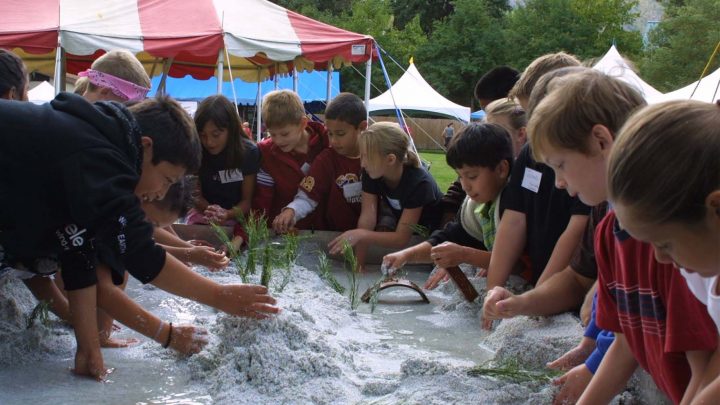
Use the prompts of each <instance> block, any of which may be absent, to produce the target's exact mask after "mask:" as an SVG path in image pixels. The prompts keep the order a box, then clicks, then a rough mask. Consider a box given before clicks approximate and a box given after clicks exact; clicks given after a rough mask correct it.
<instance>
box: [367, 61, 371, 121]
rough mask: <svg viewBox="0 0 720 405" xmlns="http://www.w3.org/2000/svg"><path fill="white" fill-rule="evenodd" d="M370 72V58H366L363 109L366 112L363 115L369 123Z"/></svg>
mask: <svg viewBox="0 0 720 405" xmlns="http://www.w3.org/2000/svg"><path fill="white" fill-rule="evenodd" d="M371 73H372V58H370V59H368V61H367V62H366V63H365V111H368V113H367V114H366V115H365V119H366V120H367V121H368V124H369V123H370V113H369V111H370V84H371V83H372V82H371V81H370V75H371Z"/></svg>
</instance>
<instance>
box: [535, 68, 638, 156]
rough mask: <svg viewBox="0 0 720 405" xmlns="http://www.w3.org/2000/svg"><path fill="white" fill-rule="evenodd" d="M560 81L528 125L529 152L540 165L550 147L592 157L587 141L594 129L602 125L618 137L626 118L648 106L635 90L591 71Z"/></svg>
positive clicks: (538, 107) (551, 85)
mask: <svg viewBox="0 0 720 405" xmlns="http://www.w3.org/2000/svg"><path fill="white" fill-rule="evenodd" d="M557 80H560V84H558V85H554V84H553V83H551V84H550V87H551V88H552V90H551V91H550V93H549V94H548V95H547V97H545V98H544V99H543V100H542V101H541V102H540V104H538V106H537V107H536V108H535V110H534V111H533V113H532V116H531V117H530V122H528V128H527V130H528V133H529V134H530V148H531V149H532V151H533V156H534V157H535V159H536V160H537V161H539V162H543V161H544V157H543V155H544V154H545V153H546V152H547V150H548V149H549V148H551V147H552V148H562V149H567V150H572V151H576V152H580V153H583V154H585V155H589V154H590V149H589V143H588V139H589V136H590V133H591V132H592V128H593V127H594V126H595V125H598V124H599V125H603V126H604V127H606V128H607V129H608V130H609V131H610V133H612V134H613V135H615V134H617V133H618V131H619V130H620V127H622V125H623V124H624V123H625V121H626V120H627V118H628V117H629V116H630V115H631V114H632V113H633V112H634V111H635V110H637V109H638V108H639V107H642V106H644V105H645V104H646V103H645V99H643V97H642V96H641V95H640V93H638V92H637V91H636V90H635V89H634V88H633V87H632V86H630V85H628V84H627V83H625V82H623V81H620V80H618V79H616V78H614V77H610V76H608V75H606V74H604V73H601V72H598V71H595V70H592V69H587V70H584V71H582V72H579V73H573V74H570V75H567V76H563V77H559V78H556V79H554V81H557ZM553 86H554V87H553Z"/></svg>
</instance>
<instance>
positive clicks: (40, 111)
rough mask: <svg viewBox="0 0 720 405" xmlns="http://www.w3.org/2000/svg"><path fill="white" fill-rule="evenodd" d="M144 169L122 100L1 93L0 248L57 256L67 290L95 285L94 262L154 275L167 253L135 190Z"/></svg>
mask: <svg viewBox="0 0 720 405" xmlns="http://www.w3.org/2000/svg"><path fill="white" fill-rule="evenodd" d="M141 166H142V146H141V144H140V133H139V129H138V127H137V122H136V121H135V119H134V118H133V117H132V115H131V114H130V113H129V112H128V111H127V110H126V109H125V108H124V107H123V106H121V105H120V104H118V103H112V102H102V103H96V104H95V105H91V104H90V103H88V102H87V101H86V100H85V99H83V98H82V97H80V96H76V95H73V94H69V93H62V94H60V95H58V96H57V97H56V98H55V100H53V101H52V102H51V103H50V104H45V105H42V106H36V105H33V104H31V103H21V102H13V101H6V100H0V245H2V246H3V247H4V249H5V252H6V254H7V255H8V256H10V257H13V258H14V259H16V260H19V261H25V260H28V259H33V258H38V257H44V256H53V255H58V256H59V257H60V262H61V267H62V270H63V280H64V281H65V286H66V288H67V289H69V290H72V289H79V288H84V287H87V286H90V285H93V284H94V283H95V282H96V275H95V263H96V262H98V261H99V262H102V263H106V264H108V265H110V266H111V268H112V269H113V270H114V271H115V272H116V274H117V272H121V271H122V268H123V267H124V268H127V269H128V271H129V272H130V274H132V275H133V276H134V277H135V278H137V279H138V280H140V281H141V282H143V283H148V282H150V281H152V280H153V279H154V278H155V277H156V276H157V274H158V273H159V272H160V270H161V269H162V267H163V266H164V264H165V252H164V250H163V249H162V248H161V247H159V246H157V245H156V244H155V242H154V241H153V239H152V226H151V225H150V224H149V223H148V222H146V221H145V220H144V218H145V215H144V213H143V211H142V209H141V207H140V200H139V199H138V198H137V197H136V196H135V194H134V190H135V186H136V185H137V183H138V181H139V180H140V168H141Z"/></svg>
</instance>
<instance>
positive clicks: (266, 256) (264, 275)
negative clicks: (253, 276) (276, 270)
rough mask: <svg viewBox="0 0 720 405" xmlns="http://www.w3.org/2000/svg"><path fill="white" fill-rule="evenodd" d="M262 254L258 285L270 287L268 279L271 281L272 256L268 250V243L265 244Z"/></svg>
mask: <svg viewBox="0 0 720 405" xmlns="http://www.w3.org/2000/svg"><path fill="white" fill-rule="evenodd" d="M262 252H263V255H262V272H261V273H260V284H262V285H264V286H265V287H268V286H270V279H272V274H273V269H272V267H273V254H272V250H270V244H269V243H267V242H266V243H265V246H264V247H263V250H262Z"/></svg>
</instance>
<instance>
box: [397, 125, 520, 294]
mask: <svg viewBox="0 0 720 405" xmlns="http://www.w3.org/2000/svg"><path fill="white" fill-rule="evenodd" d="M446 160H447V163H448V165H449V166H450V167H452V168H453V169H455V171H456V172H457V174H458V176H459V177H460V183H461V184H462V188H463V190H464V191H465V192H466V193H467V197H466V198H465V200H464V201H463V204H462V206H461V207H460V210H459V211H458V214H457V216H456V218H457V219H456V220H454V221H451V222H449V223H448V224H446V225H445V228H444V229H442V230H438V231H435V232H433V234H432V235H430V238H429V239H428V240H427V241H425V242H422V243H420V244H417V245H415V246H411V247H409V248H406V249H403V250H401V251H399V252H396V253H392V254H389V255H387V256H385V257H384V258H383V263H384V264H385V265H386V266H387V267H388V268H391V269H399V268H401V267H402V266H403V265H404V264H405V263H407V262H419V263H429V262H432V263H433V264H435V265H436V266H438V267H439V268H441V269H443V270H441V271H439V272H437V273H436V275H435V276H433V277H431V278H430V279H428V282H427V283H426V284H425V287H426V288H433V287H435V285H437V281H439V280H440V279H441V278H442V277H443V276H444V275H445V272H444V269H445V268H447V267H451V266H457V265H458V264H460V263H468V264H472V265H473V266H476V267H482V268H487V266H488V264H489V262H490V251H491V250H492V246H493V243H494V240H495V229H496V224H497V223H498V221H499V219H500V214H501V210H500V204H499V200H500V195H501V194H502V190H503V189H504V188H505V185H506V184H507V180H508V177H509V176H510V171H511V169H512V164H513V147H512V142H511V140H510V135H509V134H508V133H507V131H506V130H505V129H504V128H503V127H501V126H499V125H495V124H487V123H471V124H470V125H468V126H467V127H465V128H464V129H463V130H462V131H461V132H460V133H459V134H458V135H457V136H456V137H455V138H454V139H453V142H452V143H451V144H450V148H449V149H448V151H447V155H446Z"/></svg>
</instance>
